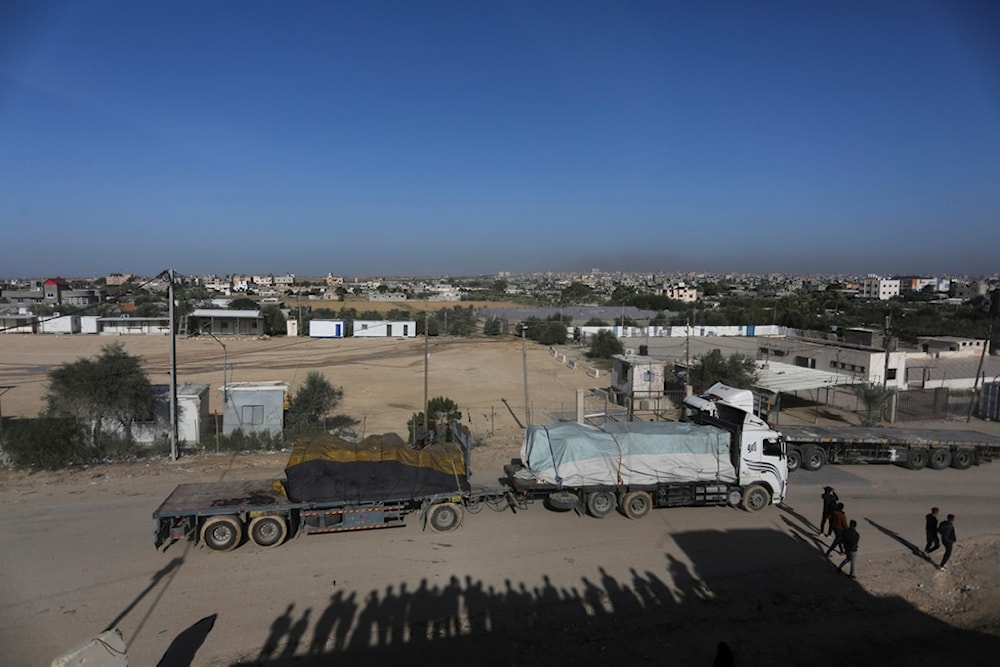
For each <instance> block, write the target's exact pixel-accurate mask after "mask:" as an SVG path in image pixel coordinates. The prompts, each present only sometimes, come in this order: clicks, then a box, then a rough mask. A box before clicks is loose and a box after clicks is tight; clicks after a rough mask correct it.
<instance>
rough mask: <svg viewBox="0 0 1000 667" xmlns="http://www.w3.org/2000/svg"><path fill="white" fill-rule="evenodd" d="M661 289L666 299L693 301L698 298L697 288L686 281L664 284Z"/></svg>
mask: <svg viewBox="0 0 1000 667" xmlns="http://www.w3.org/2000/svg"><path fill="white" fill-rule="evenodd" d="M661 291H662V293H663V296H665V297H667V298H668V299H675V300H677V301H684V302H685V303H694V302H695V301H697V300H698V288H696V287H695V286H694V285H689V284H687V283H674V284H671V285H664V286H663V288H662V290H661Z"/></svg>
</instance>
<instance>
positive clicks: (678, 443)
mask: <svg viewBox="0 0 1000 667" xmlns="http://www.w3.org/2000/svg"><path fill="white" fill-rule="evenodd" d="M718 412H719V413H722V414H721V416H720V415H709V414H705V413H702V414H700V415H699V416H698V417H699V419H698V421H697V423H693V422H687V423H683V422H608V423H605V424H604V425H602V426H592V425H588V424H580V423H576V422H561V423H556V424H551V425H547V426H536V425H532V426H529V427H528V428H527V431H526V434H525V438H524V443H523V445H522V447H521V458H520V459H515V460H513V461H511V463H510V464H509V465H507V466H505V467H504V474H505V478H506V483H507V486H508V487H509V489H510V491H511V494H512V496H513V499H514V501H515V502H517V503H518V504H519V505H523V504H526V503H529V502H533V501H535V500H538V499H541V500H542V501H543V502H544V503H545V504H546V505H548V506H549V507H550V508H551V509H554V510H572V509H576V510H577V511H579V512H581V513H584V512H585V513H587V514H589V515H591V516H594V517H598V518H602V517H605V516H607V515H608V514H610V513H611V512H612V511H614V510H615V509H616V508H617V509H618V510H619V511H621V513H622V514H624V515H625V516H627V517H629V518H630V519H640V518H642V517H644V516H646V515H647V514H648V513H649V511H650V510H652V509H653V508H658V507H679V506H698V505H733V506H739V507H742V508H743V509H745V510H747V511H750V512H756V511H758V510H761V509H763V508H765V507H767V506H768V505H771V504H779V503H781V501H782V500H783V498H784V496H785V493H786V491H787V482H788V468H787V457H786V454H785V444H784V441H783V439H782V437H781V434H779V433H778V432H776V431H774V430H773V429H771V428H769V427H768V426H767V425H766V424H765V423H764V422H762V421H761V420H759V419H756V418H755V417H753V415H752V414H751V415H746V414H744V413H742V412H740V411H736V410H729V409H728V408H727V407H726V406H720V410H719V411H718ZM727 413H728V414H727Z"/></svg>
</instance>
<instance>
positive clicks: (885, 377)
mask: <svg viewBox="0 0 1000 667" xmlns="http://www.w3.org/2000/svg"><path fill="white" fill-rule="evenodd" d="M891 327H892V309H891V308H890V309H889V312H888V313H886V315H885V331H884V332H883V337H884V338H885V341H884V343H885V344H884V347H885V365H884V366H883V368H882V387H883V388H888V386H889V347H890V343H891V340H892V339H891V336H890V332H891V331H892V329H891Z"/></svg>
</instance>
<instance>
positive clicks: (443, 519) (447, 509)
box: [427, 503, 462, 533]
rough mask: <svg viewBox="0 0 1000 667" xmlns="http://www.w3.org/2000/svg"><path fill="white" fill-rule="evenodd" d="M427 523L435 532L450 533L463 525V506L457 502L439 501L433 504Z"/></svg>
mask: <svg viewBox="0 0 1000 667" xmlns="http://www.w3.org/2000/svg"><path fill="white" fill-rule="evenodd" d="M427 523H429V524H430V526H431V530H433V531H434V532H435V533H450V532H451V531H453V530H455V529H456V528H458V527H459V526H461V525H462V507H461V506H460V505H457V504H455V503H439V504H437V505H433V506H431V509H430V511H429V512H428V516H427Z"/></svg>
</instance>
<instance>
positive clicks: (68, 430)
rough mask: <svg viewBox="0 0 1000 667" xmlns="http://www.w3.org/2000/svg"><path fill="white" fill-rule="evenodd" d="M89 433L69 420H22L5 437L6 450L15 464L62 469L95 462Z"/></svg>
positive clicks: (46, 468) (41, 417) (49, 418)
mask: <svg viewBox="0 0 1000 667" xmlns="http://www.w3.org/2000/svg"><path fill="white" fill-rule="evenodd" d="M85 442H86V434H85V433H84V432H83V431H82V429H80V428H78V427H77V425H76V422H75V421H74V420H73V419H72V418H69V417H55V416H48V415H45V416H40V417H36V418H34V419H19V420H17V421H16V422H14V425H13V426H11V427H9V428H8V429H7V431H6V433H5V434H4V443H3V448H4V451H6V453H7V456H9V457H10V460H11V462H13V463H14V465H17V466H22V467H25V468H39V469H44V470H58V469H60V468H67V467H70V466H74V465H82V464H85V463H91V462H93V461H94V460H95V457H94V452H93V450H91V449H90V448H89V447H87V446H86V444H85Z"/></svg>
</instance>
